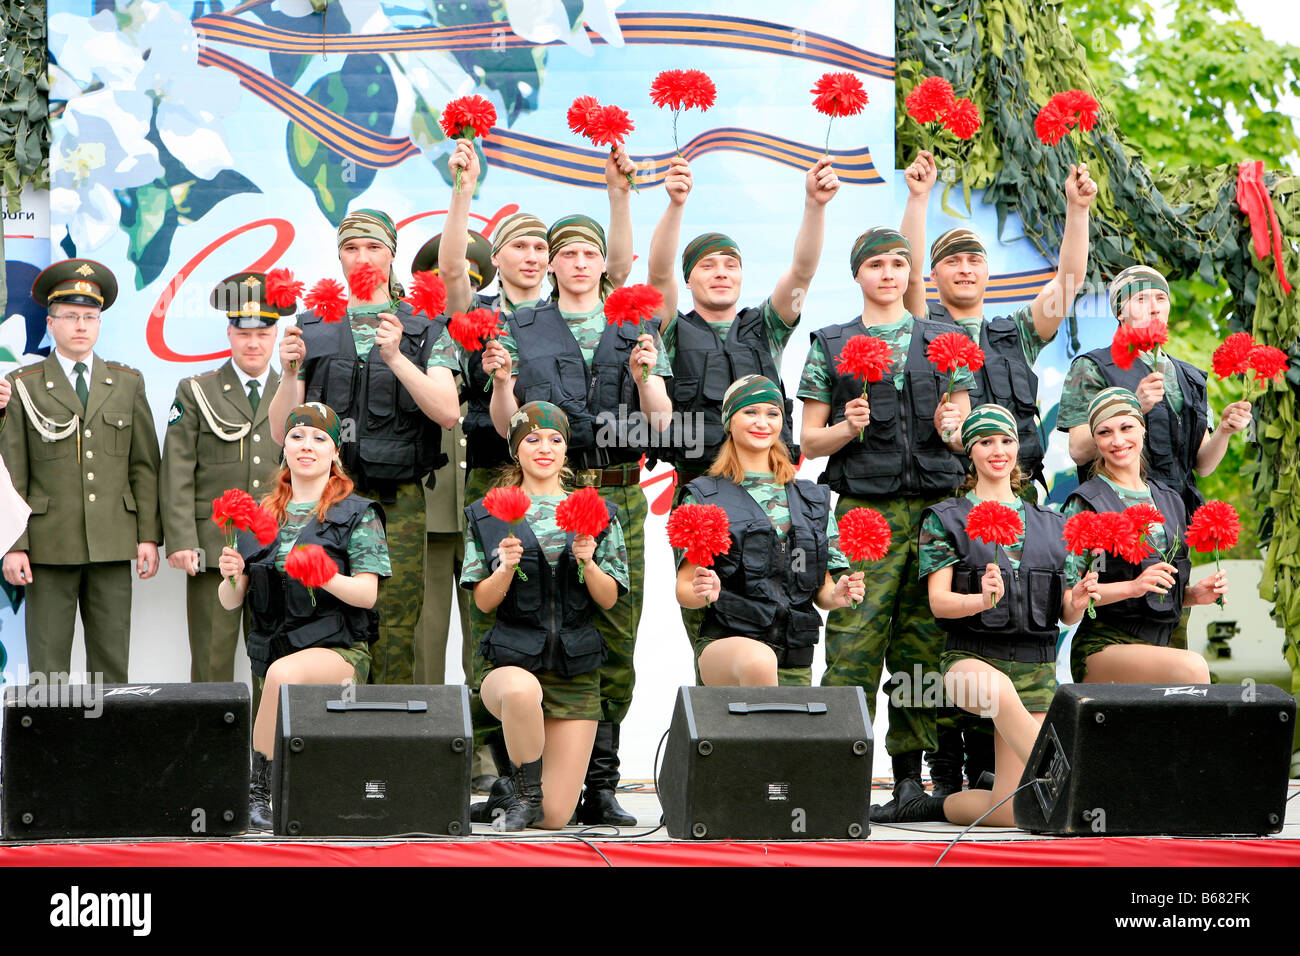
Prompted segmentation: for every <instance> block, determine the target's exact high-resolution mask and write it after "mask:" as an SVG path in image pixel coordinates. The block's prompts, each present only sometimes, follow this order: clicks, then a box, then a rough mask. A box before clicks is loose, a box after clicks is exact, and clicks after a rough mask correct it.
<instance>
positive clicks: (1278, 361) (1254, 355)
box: [1249, 345, 1291, 385]
mask: <svg viewBox="0 0 1300 956" xmlns="http://www.w3.org/2000/svg"><path fill="white" fill-rule="evenodd" d="M1249 361H1250V368H1251V370H1252V371H1254V373H1255V381H1256V382H1258V383H1259V384H1260V385H1267V384H1268V383H1269V382H1271V381H1274V380H1276V379H1277V378H1278V376H1280V375H1282V373H1284V372H1285V371H1286V370H1287V366H1289V365H1290V364H1291V360H1290V359H1289V358H1288V357H1287V354H1286V353H1285V352H1283V351H1282V350H1281V349H1279V348H1274V347H1273V346H1271V345H1257V346H1255V348H1254V349H1253V350H1252V351H1251V353H1250V360H1249Z"/></svg>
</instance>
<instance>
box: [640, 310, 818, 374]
mask: <svg viewBox="0 0 1300 956" xmlns="http://www.w3.org/2000/svg"><path fill="white" fill-rule="evenodd" d="M759 309H761V310H762V313H763V331H764V332H766V333H767V344H768V348H769V349H771V351H772V361H773V362H775V363H776V367H777V368H780V367H781V356H782V354H784V352H785V346H786V343H787V342H789V341H790V336H791V335H792V334H793V333H794V330H795V329H796V328H797V327H798V325H799V319H798V318H797V317H796V318H795V321H794V325H786V324H785V320H784V319H783V318H781V316H780V314H779V313H778V312H777V311H776V309H775V308H774V307H773V305H772V299H771V298H770V297H769V298H767V299H764V300H763V304H762V305H761V306H759ZM705 321H706V322H707V323H708V326H709V328H711V329H712V330H713V331H714V332H715V333H717V336H718V338H719V339H720V340H721V341H723V342H725V341H727V333H728V332H730V331H731V327H732V326H733V325H734V324H735V319H728V320H727V321H726V322H709V321H708V320H707V319H706V320H705ZM663 339H664V348H665V349H666V350H667V351H668V358H669V361H672V360H673V359H675V358H676V357H677V322H676V321H674V322H673V324H672V325H670V326H668V331H666V332H665V333H664V334H663Z"/></svg>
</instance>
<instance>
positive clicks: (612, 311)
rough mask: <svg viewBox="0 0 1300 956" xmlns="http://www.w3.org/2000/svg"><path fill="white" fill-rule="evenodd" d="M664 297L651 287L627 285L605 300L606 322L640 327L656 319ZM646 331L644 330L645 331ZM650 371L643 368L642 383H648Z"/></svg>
mask: <svg viewBox="0 0 1300 956" xmlns="http://www.w3.org/2000/svg"><path fill="white" fill-rule="evenodd" d="M663 304H664V297H663V295H662V294H660V292H659V290H658V289H656V288H655V287H654V286H650V285H627V286H623V287H622V288H621V289H615V290H614V291H613V292H611V293H610V294H609V298H608V299H606V300H605V321H607V322H608V323H609V324H610V325H622V324H623V323H624V322H635V323H637V324H638V325H640V324H642V323H643V322H645V321H646V320H647V319H651V318H653V317H654V314H655V312H657V311H658V310H659V309H661V308H663ZM643 331H644V330H643ZM649 378H650V369H649V368H648V367H647V366H642V367H641V381H642V382H645V381H648V380H649Z"/></svg>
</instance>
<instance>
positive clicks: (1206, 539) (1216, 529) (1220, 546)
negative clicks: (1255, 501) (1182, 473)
mask: <svg viewBox="0 0 1300 956" xmlns="http://www.w3.org/2000/svg"><path fill="white" fill-rule="evenodd" d="M1240 536H1241V518H1240V517H1239V516H1238V515H1237V509H1236V508H1234V507H1232V505H1230V504H1228V503H1227V502H1226V501H1207V502H1206V503H1205V504H1203V505H1201V506H1200V507H1199V508H1197V509H1196V511H1195V512H1193V513H1192V520H1191V521H1190V522H1189V523H1188V525H1187V546H1188V547H1189V548H1192V549H1193V550H1195V551H1199V552H1201V553H1202V554H1205V553H1207V552H1209V551H1213V552H1214V570H1215V571H1219V570H1221V569H1220V567H1219V552H1220V551H1227V550H1229V549H1231V548H1233V547H1236V544H1237V538H1238V537H1240ZM1214 603H1215V604H1217V605H1219V607H1223V597H1222V596H1220V597H1219V598H1217V599H1216V600H1215V602H1214Z"/></svg>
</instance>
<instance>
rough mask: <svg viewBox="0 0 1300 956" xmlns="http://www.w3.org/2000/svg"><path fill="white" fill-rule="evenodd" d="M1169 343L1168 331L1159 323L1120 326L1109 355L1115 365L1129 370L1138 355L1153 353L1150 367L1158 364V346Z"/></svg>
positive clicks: (1116, 331)
mask: <svg viewBox="0 0 1300 956" xmlns="http://www.w3.org/2000/svg"><path fill="white" fill-rule="evenodd" d="M1168 341H1169V329H1168V327H1167V326H1165V325H1164V324H1163V323H1161V322H1148V323H1146V324H1145V325H1140V326H1129V325H1121V326H1119V327H1118V328H1117V329H1116V330H1115V338H1113V339H1112V340H1111V343H1110V355H1111V358H1112V359H1114V361H1115V364H1116V365H1118V366H1119V367H1120V368H1122V369H1130V368H1132V367H1133V362H1134V361H1135V360H1136V359H1137V357H1138V355H1140V354H1142V353H1144V352H1154V353H1155V354H1154V355H1153V356H1152V358H1151V367H1152V368H1154V367H1155V366H1156V365H1158V364H1159V362H1160V346H1162V345H1164V344H1165V343H1166V342H1168Z"/></svg>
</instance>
